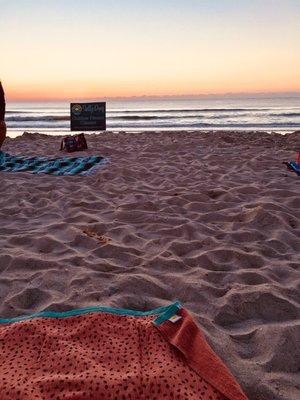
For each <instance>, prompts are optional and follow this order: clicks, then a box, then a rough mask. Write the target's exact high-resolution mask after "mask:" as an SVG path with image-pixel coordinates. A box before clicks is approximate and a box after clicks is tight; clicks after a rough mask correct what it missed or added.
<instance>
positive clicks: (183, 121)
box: [6, 97, 300, 136]
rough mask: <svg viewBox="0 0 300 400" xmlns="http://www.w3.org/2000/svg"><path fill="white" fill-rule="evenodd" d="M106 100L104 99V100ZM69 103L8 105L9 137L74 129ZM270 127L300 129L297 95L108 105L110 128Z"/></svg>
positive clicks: (273, 128) (256, 128)
mask: <svg viewBox="0 0 300 400" xmlns="http://www.w3.org/2000/svg"><path fill="white" fill-rule="evenodd" d="M101 100H102V99H101ZM69 110H70V106H69V104H68V103H42V102H39V103H9V104H8V105H7V115H6V122H7V125H8V133H9V135H11V136H16V135H18V134H21V133H22V132H23V131H25V130H27V131H30V132H37V131H39V132H43V133H50V134H51V133H55V134H58V133H61V134H66V132H69V130H70V111H69ZM209 129H212V130H218V129H222V130H224V129H231V130H233V129H234V130H242V129H247V130H251V129H253V130H267V131H280V132H290V131H293V130H297V129H300V100H299V97H298V98H297V97H296V98H293V97H291V98H286V97H285V98H274V99H270V98H266V99H264V98H261V97H259V98H257V99H255V98H249V99H245V98H242V99H228V98H226V99H225V98H224V99H209V100H204V99H199V100H197V99H192V100H139V101H138V100H136V101H110V102H108V103H107V130H116V131H118V130H127V131H143V130H145V131H147V130H151V131H155V130H209Z"/></svg>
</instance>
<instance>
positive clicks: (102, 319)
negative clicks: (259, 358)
mask: <svg viewBox="0 0 300 400" xmlns="http://www.w3.org/2000/svg"><path fill="white" fill-rule="evenodd" d="M0 365H1V368H0V393H1V396H0V397H1V400H32V399H39V400H40V399H43V400H53V399H55V400H59V399H68V400H85V399H91V400H99V399H111V400H146V399H147V400H163V399H164V400H166V399H168V400H169V399H177V400H200V399H201V400H247V397H246V395H245V394H244V393H243V391H242V389H241V387H240V386H239V384H238V383H237V381H236V379H235V378H234V377H233V375H232V374H231V373H230V372H229V370H228V368H227V367H226V366H225V365H224V363H223V362H222V361H221V360H220V358H219V357H218V356H217V355H216V354H215V353H214V351H213V350H212V349H211V347H210V346H209V345H208V343H207V341H206V339H205V337H204V335H203V333H202V332H201V330H200V329H199V327H198V326H197V325H196V323H195V321H194V320H193V318H192V317H191V315H190V314H189V313H188V311H187V310H185V309H184V308H183V307H182V305H181V304H180V303H179V302H175V303H172V304H170V305H168V306H165V307H160V308H158V309H155V310H152V311H146V312H142V311H133V310H124V309H117V308H107V307H92V308H85V309H80V310H72V311H67V312H53V311H45V312H42V313H38V314H33V315H31V316H26V317H17V318H12V319H0Z"/></svg>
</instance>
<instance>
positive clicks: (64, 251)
mask: <svg viewBox="0 0 300 400" xmlns="http://www.w3.org/2000/svg"><path fill="white" fill-rule="evenodd" d="M59 145H60V137H48V136H43V135H39V134H32V135H30V134H24V135H23V136H22V137H18V138H16V139H7V141H6V142H5V145H4V147H3V150H4V151H7V152H10V153H12V154H28V155H30V154H34V155H50V156H60V155H61V153H60V152H59V151H58V148H59ZM88 145H89V147H90V150H88V151H87V152H85V153H88V154H95V153H96V154H101V155H107V156H110V162H109V163H108V164H107V165H106V166H105V167H104V168H103V169H102V170H101V171H99V172H97V173H96V174H95V175H92V176H89V177H54V176H46V175H40V176H36V175H30V174H27V173H18V174H17V173H15V174H9V173H0V182H1V197H0V248H1V255H0V301H1V306H0V316H2V317H13V316H17V315H22V314H29V313H32V312H34V311H41V310H66V309H70V308H78V307H85V306H94V305H99V304H102V305H109V306H114V307H122V308H133V309H140V310H146V309H151V308H154V307H158V306H160V305H164V304H167V303H168V302H170V301H172V300H174V299H179V300H181V301H182V302H183V304H184V305H185V306H186V307H187V308H188V309H189V310H190V311H192V312H193V313H194V315H195V317H196V318H197V320H198V322H199V324H200V325H201V326H202V328H203V330H204V331H205V333H206V335H207V338H208V340H209V342H210V344H211V345H212V347H213V348H214V349H215V351H216V352H217V353H218V354H219V355H220V356H221V358H222V359H223V360H224V361H225V362H226V364H227V365H228V366H229V367H230V369H231V370H232V372H233V373H234V375H235V376H236V377H237V379H238V380H239V382H240V383H241V385H242V387H243V388H244V390H245V392H246V393H247V394H248V395H249V398H250V399H251V400H273V399H274V400H279V399H280V400H283V399H284V400H299V398H300V389H299V375H298V382H297V371H298V372H299V364H300V354H299V353H300V346H299V334H300V329H299V314H300V313H299V272H298V271H297V269H298V268H299V260H300V257H299V253H300V240H299V236H300V177H298V176H297V175H296V174H294V173H292V172H289V171H288V170H287V169H286V167H285V166H284V165H283V164H282V161H285V160H290V159H294V158H295V157H296V154H297V153H296V151H297V150H299V148H300V133H294V134H290V135H286V136H282V135H279V134H267V133H254V132H253V133H234V132H232V133H224V132H223V133H222V132H219V133H183V132H181V133H140V134H132V133H130V134H128V133H120V134H113V133H107V134H102V135H98V136H95V135H91V136H88ZM83 154H84V153H80V155H83ZM297 338H298V345H297ZM297 383H298V386H297Z"/></svg>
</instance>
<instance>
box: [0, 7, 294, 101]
mask: <svg viewBox="0 0 300 400" xmlns="http://www.w3.org/2000/svg"><path fill="white" fill-rule="evenodd" d="M299 20H300V0H245V1H244V0H180V1H179V0H151V1H150V0H85V1H82V0H0V54H1V56H0V79H1V80H2V83H3V85H4V88H5V90H6V95H7V98H8V100H11V101H15V100H42V99H45V100H71V99H79V98H85V99H88V98H107V97H130V96H169V95H175V96H178V95H197V94H211V93H216V94H222V93H228V92H232V93H240V92H251V93H255V92H289V91H300V51H299V43H300V27H299Z"/></svg>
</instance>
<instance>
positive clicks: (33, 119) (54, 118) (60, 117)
mask: <svg viewBox="0 0 300 400" xmlns="http://www.w3.org/2000/svg"><path fill="white" fill-rule="evenodd" d="M5 120H6V121H13V122H38V121H69V120H70V117H69V116H68V115H43V116H35V117H6V118H5Z"/></svg>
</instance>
